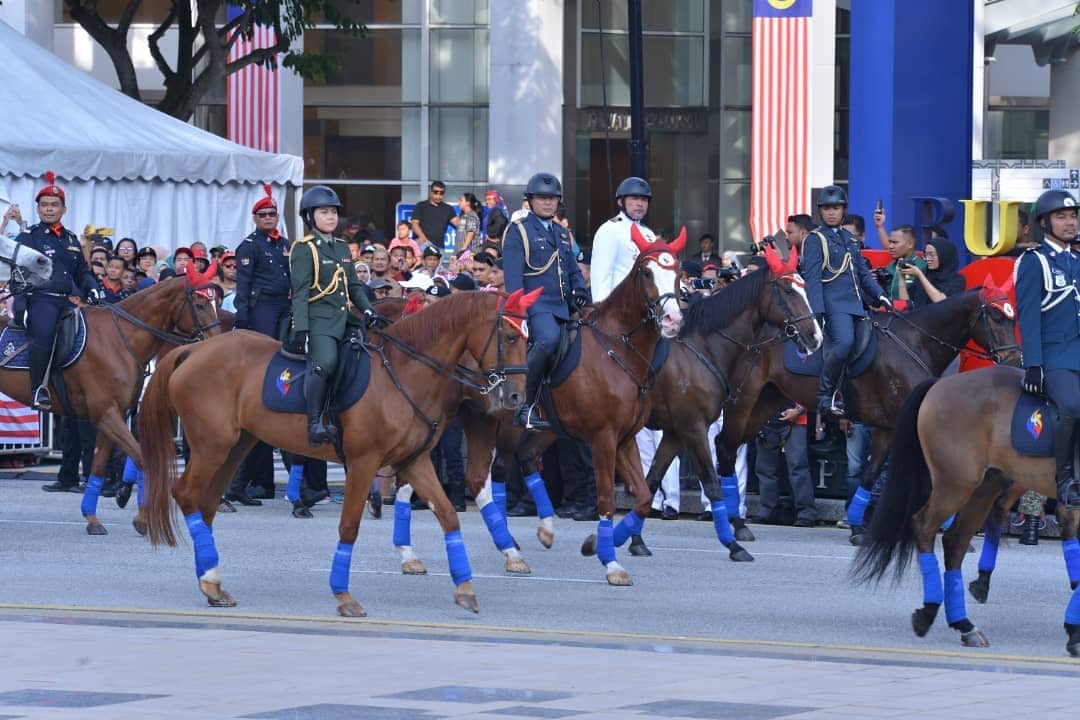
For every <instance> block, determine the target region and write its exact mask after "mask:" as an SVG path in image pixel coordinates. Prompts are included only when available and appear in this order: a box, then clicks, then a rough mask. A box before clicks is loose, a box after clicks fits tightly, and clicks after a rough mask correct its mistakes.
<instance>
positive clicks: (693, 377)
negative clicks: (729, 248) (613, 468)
mask: <svg viewBox="0 0 1080 720" xmlns="http://www.w3.org/2000/svg"><path fill="white" fill-rule="evenodd" d="M766 253H767V256H766V263H767V266H766V269H763V270H757V271H753V272H750V273H748V274H747V275H745V276H744V277H742V278H739V279H738V280H735V281H734V282H733V283H731V284H730V285H729V286H727V287H726V288H724V289H722V290H718V291H717V292H716V293H715V294H714V295H712V296H711V297H707V298H703V299H700V300H698V301H697V302H696V303H694V304H693V305H691V306H690V308H689V310H688V311H687V313H686V315H685V320H684V322H683V327H682V330H681V331H680V332H679V337H678V338H677V339H676V340H675V341H674V342H672V343H671V350H670V352H669V354H668V358H667V361H666V362H665V364H664V366H663V368H662V369H661V370H660V373H659V375H658V376H657V378H656V384H655V385H654V386H653V390H652V392H651V396H652V400H653V402H652V413H651V414H650V415H649V419H648V421H647V422H646V423H645V424H646V426H647V427H649V428H652V429H655V430H663V432H664V435H663V439H662V440H661V442H660V446H659V448H658V449H657V452H656V455H655V457H654V458H653V462H652V466H651V467H650V468H649V471H648V474H647V476H646V480H647V482H648V485H649V491H650V493H655V492H656V489H657V488H658V487H659V486H660V482H661V480H662V479H663V477H664V473H666V472H667V469H668V466H670V465H671V462H672V460H673V459H674V457H675V456H676V454H677V453H678V452H679V450H680V449H681V448H684V447H685V448H686V449H687V450H688V451H689V452H690V456H691V457H692V458H693V460H694V464H695V465H697V469H698V472H699V474H700V477H701V478H702V487H703V488H704V492H705V495H706V497H708V499H709V503H710V504H709V507H710V509H711V511H712V518H713V526H714V528H715V530H716V535H717V538H718V539H719V540H720V542H721V544H723V545H724V546H725V547H726V548H727V549H728V551H729V557H730V559H731V560H732V561H735V562H749V561H752V560H753V559H754V558H753V556H751V555H750V553H749V552H747V551H746V550H745V549H744V548H743V547H742V546H741V545H739V543H738V542H736V538H735V537H734V536H733V535H732V531H731V525H730V523H729V518H730V519H733V520H737V519H738V517H739V509H738V508H739V491H738V486H737V485H736V484H735V482H734V477H733V476H729V477H727V478H721V479H720V480H719V481H717V479H716V474H715V468H714V465H713V461H712V454H711V452H710V450H709V442H708V432H709V426H710V425H711V424H712V423H714V422H716V420H717V418H719V417H720V414H721V412H724V414H725V421H724V424H725V425H727V419H726V418H727V412H728V411H726V410H724V407H725V403H727V402H729V401H730V399H731V392H732V389H733V388H732V385H731V383H732V382H733V381H734V382H736V383H739V384H741V383H742V382H743V381H744V378H743V377H742V375H741V373H746V372H749V371H751V368H749V367H748V365H749V364H747V366H744V367H742V368H741V369H738V368H737V366H738V365H739V364H740V361H741V360H742V358H743V355H744V353H746V352H747V350H750V351H757V352H761V351H762V350H763V349H764V348H765V347H770V346H773V345H776V344H777V343H780V344H782V343H783V342H784V341H785V340H786V339H788V338H791V339H793V340H794V341H795V343H796V344H797V345H798V347H799V349H800V350H801V351H802V352H804V353H807V354H809V353H812V352H814V351H815V350H816V349H817V348H818V347H819V346H820V344H821V329H820V328H819V327H818V325H817V322H816V321H815V320H814V318H813V313H812V312H811V310H810V303H809V300H808V299H807V297H806V292H805V290H804V289H803V283H802V278H800V277H799V276H798V274H797V273H796V272H795V268H796V266H797V263H798V254H797V251H795V250H794V249H793V250H792V253H791V255H790V256H789V258H788V261H787V262H786V263H785V262H782V261H781V260H780V259H779V257H778V256H777V255H776V253H775V252H774V251H772V249H771V248H768V249H767V251H766ZM767 326H768V327H771V328H778V331H777V332H775V333H772V334H768V335H767V336H766V337H764V339H762V338H763V333H764V332H765V328H766V327H767ZM737 371H738V373H739V374H738V375H737ZM721 484H724V487H721ZM728 485H730V487H729V486H728Z"/></svg>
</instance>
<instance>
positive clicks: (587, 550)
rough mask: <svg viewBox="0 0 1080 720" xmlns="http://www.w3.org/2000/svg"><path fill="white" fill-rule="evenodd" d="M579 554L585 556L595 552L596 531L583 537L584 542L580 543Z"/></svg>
mask: <svg viewBox="0 0 1080 720" xmlns="http://www.w3.org/2000/svg"><path fill="white" fill-rule="evenodd" d="M581 554H582V555H584V556H585V557H592V556H593V555H595V554H596V533H593V534H592V535H590V536H589V537H587V538H585V542H583V543H581Z"/></svg>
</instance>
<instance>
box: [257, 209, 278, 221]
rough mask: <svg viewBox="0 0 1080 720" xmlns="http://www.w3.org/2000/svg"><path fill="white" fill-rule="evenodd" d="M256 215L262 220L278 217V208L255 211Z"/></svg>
mask: <svg viewBox="0 0 1080 720" xmlns="http://www.w3.org/2000/svg"><path fill="white" fill-rule="evenodd" d="M255 217H257V218H259V219H260V220H264V219H266V218H273V217H277V210H260V211H259V212H257V213H255Z"/></svg>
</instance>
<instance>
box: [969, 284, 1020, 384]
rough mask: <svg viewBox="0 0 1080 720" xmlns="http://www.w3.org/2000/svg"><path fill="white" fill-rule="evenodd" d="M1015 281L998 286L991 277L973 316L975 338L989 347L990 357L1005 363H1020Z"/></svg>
mask: <svg viewBox="0 0 1080 720" xmlns="http://www.w3.org/2000/svg"><path fill="white" fill-rule="evenodd" d="M1011 290H1012V280H1009V281H1008V282H1006V283H1005V285H1004V286H1003V287H998V286H997V285H996V284H995V283H994V280H993V278H991V277H989V276H987V278H986V281H985V282H984V284H983V286H982V288H981V289H980V290H979V306H978V308H977V309H973V313H972V315H971V317H970V323H971V339H972V340H974V341H975V342H977V343H978V344H979V345H981V346H983V347H984V348H986V352H987V354H988V355H989V356H990V359H991V360H993V361H994V362H996V363H999V364H1003V365H1015V366H1017V367H1019V365H1020V346H1019V345H1018V344H1017V342H1016V311H1015V310H1014V309H1013V304H1012V301H1011V300H1010V299H1009V297H1010V295H1011V292H1010V291H1011Z"/></svg>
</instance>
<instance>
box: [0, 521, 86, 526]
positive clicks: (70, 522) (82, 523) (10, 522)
mask: <svg viewBox="0 0 1080 720" xmlns="http://www.w3.org/2000/svg"><path fill="white" fill-rule="evenodd" d="M2 524H8V525H85V524H86V523H85V522H75V521H74V520H0V525H2Z"/></svg>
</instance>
